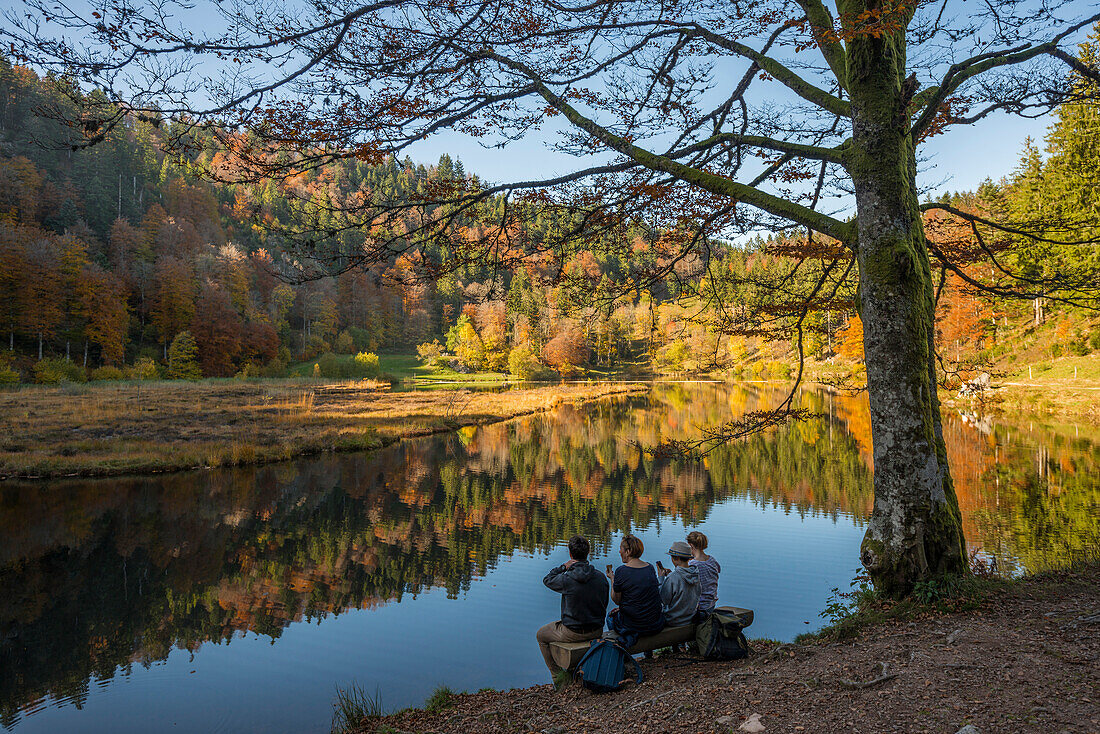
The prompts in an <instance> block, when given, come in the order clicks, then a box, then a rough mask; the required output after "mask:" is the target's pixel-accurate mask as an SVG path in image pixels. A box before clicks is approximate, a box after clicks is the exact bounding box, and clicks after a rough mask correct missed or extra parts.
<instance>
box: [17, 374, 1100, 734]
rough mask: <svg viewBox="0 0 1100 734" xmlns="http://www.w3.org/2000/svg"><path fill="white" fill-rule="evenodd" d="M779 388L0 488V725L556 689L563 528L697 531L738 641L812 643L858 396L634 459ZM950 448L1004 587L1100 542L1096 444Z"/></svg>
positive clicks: (285, 714) (617, 404) (985, 550)
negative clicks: (315, 451)
mask: <svg viewBox="0 0 1100 734" xmlns="http://www.w3.org/2000/svg"><path fill="white" fill-rule="evenodd" d="M780 390H781V387H780V386H776V385H769V384H765V383H758V384H737V385H730V384H713V383H700V384H665V385H657V386H656V387H655V388H654V390H653V391H652V392H651V393H650V394H649V395H648V396H638V397H630V398H622V399H617V400H614V401H605V402H601V403H598V404H592V405H587V406H562V407H560V408H559V409H557V410H555V411H554V412H552V413H547V414H542V415H537V416H531V417H527V418H523V419H518V420H513V421H509V422H507V423H500V424H495V425H491V426H485V427H480V428H468V429H463V430H460V431H458V432H455V433H452V434H447V435H442V436H436V437H430V438H425V439H418V440H413V441H406V442H403V443H401V444H398V445H395V446H392V447H390V448H388V449H385V450H381V451H377V452H374V453H371V454H344V455H328V456H323V457H320V458H309V459H303V460H300V461H294V462H284V463H279V464H269V465H265V466H258V467H245V468H238V469H227V470H216V471H205V472H186V473H176V474H167V475H160V476H149V477H130V478H116V479H103V480H61V481H51V482H40V483H20V482H12V481H8V482H2V483H0V728H2V729H3V730H10V731H15V732H19V733H20V734H32V733H38V732H51V733H53V732H77V733H79V732H89V733H92V732H94V733H100V732H103V733H107V732H110V733H111V734H118V733H120V732H143V733H144V732H179V733H181V734H182V733H190V732H195V733H202V734H209V733H211V732H234V733H238V734H239V733H244V732H265V733H272V732H294V733H295V734H303V733H310V732H318V733H320V732H327V731H328V728H329V722H330V719H331V713H332V709H331V702H332V699H333V697H334V694H335V691H336V687H337V686H347V685H348V684H349V683H351V682H353V681H355V682H358V684H360V685H361V686H362V687H363V688H365V689H366V690H367V691H369V692H373V691H376V690H377V691H379V692H380V694H381V696H382V701H383V704H384V705H385V706H386V707H387V708H399V707H404V706H409V705H419V704H421V703H422V702H423V701H424V699H425V698H426V697H427V696H428V695H430V693H431V692H432V690H433V689H434V688H435V687H436V686H438V685H447V686H449V687H450V688H452V689H454V690H477V689H479V688H482V687H493V688H507V687H513V686H527V685H532V684H536V683H544V682H548V674H547V672H546V669H545V667H544V666H543V663H542V658H541V656H540V655H539V652H538V647H537V645H536V643H535V639H534V634H535V630H536V629H537V628H538V627H539V626H540V625H542V624H543V623H545V622H547V621H550V620H552V619H556V618H557V616H558V605H559V597H558V595H556V594H554V593H552V592H550V591H548V590H547V589H545V588H544V587H543V586H542V583H541V579H542V576H543V575H544V574H545V573H546V571H547V570H549V568H551V567H552V566H554V565H556V564H558V563H561V562H563V561H564V560H565V559H566V558H567V557H568V555H567V553H566V551H565V548H564V542H565V541H566V540H567V539H568V538H569V537H570V536H571V535H573V534H574V533H577V532H580V533H584V534H586V535H587V536H588V537H589V538H590V539H591V540H592V541H593V545H594V556H595V559H594V562H595V563H596V564H597V567H599V568H602V567H603V565H604V564H605V563H610V562H614V563H616V565H617V564H618V562H619V561H618V555H617V553H615V552H614V551H615V550H616V549H617V544H618V541H619V539H620V538H621V536H622V534H623V533H624V532H627V531H632V532H634V533H636V534H637V535H639V536H640V537H641V538H642V539H643V541H644V542H645V544H646V553H645V555H644V558H646V559H647V560H650V561H655V560H657V559H658V558H665V556H664V552H665V551H666V549H667V548H668V545H669V543H671V542H672V541H674V540H682V539H683V537H684V535H685V534H686V533H687V532H688V530H689V529H699V530H702V531H703V532H705V533H706V534H707V535H708V536H709V537H710V541H711V543H710V546H711V547H710V552H711V553H712V554H713V555H714V556H715V557H716V558H718V560H719V561H720V562H721V564H722V569H723V571H722V576H721V584H720V595H719V597H720V602H721V603H723V604H732V605H738V606H745V607H750V608H753V609H754V610H755V611H756V622H755V623H754V624H753V625H752V627H750V628H749V629H748V631H747V632H748V636H749V637H750V638H752V637H769V638H774V639H781V640H789V639H791V638H793V637H794V636H795V635H797V634H799V633H800V632H804V631H809V630H813V629H816V628H817V627H820V626H821V624H822V622H823V621H822V619H821V618H820V617H819V613H820V611H821V610H822V609H823V608H824V606H825V603H826V601H827V599H828V597H829V595H830V593H831V590H832V589H834V588H840V589H841V590H847V589H848V587H849V583H850V581H851V580H852V578H853V576H854V575H855V574H856V573H857V571H858V556H859V552H858V551H859V544H860V540H861V538H862V535H863V530H864V523H865V521H866V518H867V517H868V516H869V514H870V511H871V507H872V500H873V496H872V488H871V468H870V462H871V453H870V425H869V420H868V415H867V407H866V399H865V397H863V398H859V397H843V396H837V395H830V394H826V393H823V392H817V391H814V390H812V389H810V388H806V389H804V390H803V392H802V395H801V405H802V406H803V407H806V408H808V409H810V410H812V411H814V412H815V413H817V414H818V417H816V418H813V419H811V420H809V421H806V422H802V423H796V424H790V425H786V426H783V427H780V428H778V429H775V430H772V431H770V432H768V433H765V434H760V435H756V436H753V437H751V438H749V439H747V440H744V441H742V442H740V443H737V444H734V445H731V446H726V447H722V448H720V449H718V450H716V451H714V452H713V453H712V454H710V455H709V456H708V457H707V459H706V460H705V461H703V462H686V461H670V460H654V459H653V458H650V457H648V456H646V455H645V454H644V452H642V451H641V450H640V449H639V446H649V445H654V444H656V443H657V442H658V441H660V440H661V439H663V438H667V437H678V438H683V437H690V436H697V435H698V426H700V425H714V424H717V423H720V422H723V421H727V420H730V419H731V418H734V417H736V416H738V415H741V414H742V413H744V412H745V411H747V410H752V409H755V408H761V407H768V406H770V405H772V404H774V403H775V401H776V400H778V398H779V396H780ZM945 433H946V438H947V442H948V451H949V454H950V458H951V462H952V471H953V474H954V477H955V482H956V487H957V492H958V495H959V501H960V506H961V508H962V511H963V518H964V525H965V531H966V535H967V539H968V541H969V544H970V546H971V548H972V549H973V550H975V551H976V552H978V553H980V554H981V555H982V556H983V557H985V558H988V559H995V562H996V564H997V568H998V570H999V571H1000V572H1001V573H1005V574H1010V575H1015V574H1019V573H1023V572H1026V571H1036V570H1042V569H1048V568H1056V567H1059V566H1063V565H1066V564H1067V563H1071V562H1073V561H1074V560H1078V559H1082V558H1086V557H1090V556H1095V555H1096V554H1097V551H1098V549H1100V435H1098V434H1100V430H1098V429H1097V428H1096V427H1091V426H1075V425H1072V424H1069V425H1059V424H1052V423H1044V424H1040V423H1039V422H1037V421H1031V420H1029V419H1027V418H1023V419H1021V420H1015V421H990V420H988V419H986V420H981V419H978V418H976V417H974V416H966V415H961V414H958V413H952V412H947V414H946V415H945ZM666 560H667V558H666Z"/></svg>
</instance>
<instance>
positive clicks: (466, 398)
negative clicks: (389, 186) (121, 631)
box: [0, 379, 645, 477]
mask: <svg viewBox="0 0 1100 734" xmlns="http://www.w3.org/2000/svg"><path fill="white" fill-rule="evenodd" d="M388 388H389V384H388V383H379V382H371V381H364V380H355V381H352V380H348V381H317V380H288V379H252V380H236V379H224V380H216V379H208V380H201V381H198V382H185V381H157V382H144V383H143V382H105V383H90V384H62V385H58V386H24V387H19V388H14V389H9V390H5V391H0V477H5V476H6V477H51V476H65V475H87V476H102V475H114V474H127V473H144V472H156V471H169V470H176V469H188V468H198V467H214V466H228V465H236V464H249V463H258V462H266V461H276V460H280V459H288V458H292V457H294V456H299V455H303V454H311V453H318V452H322V451H353V450H361V449H371V448H377V447H379V446H383V445H386V444H388V443H392V442H393V441H396V440H398V439H400V438H405V437H411V436H420V435H427V434H430V433H437V432H441V431H447V430H453V429H455V428H459V427H461V426H470V425H478V424H483V423H492V422H495V421H499V420H505V419H508V418H512V417H515V416H519V415H526V414H529V413H534V412H538V411H542V410H549V409H551V408H553V407H554V406H556V405H559V404H561V403H567V402H583V401H588V400H595V399H600V398H604V397H609V396H614V395H623V394H627V393H631V392H638V391H641V390H644V389H645V388H644V387H643V386H640V385H624V384H607V383H604V384H587V385H554V386H545V387H538V388H531V389H516V390H505V391H499V392H474V391H468V390H431V391H413V392H397V393H395V392H390V391H389V390H388Z"/></svg>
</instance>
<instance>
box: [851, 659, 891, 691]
mask: <svg viewBox="0 0 1100 734" xmlns="http://www.w3.org/2000/svg"><path fill="white" fill-rule="evenodd" d="M879 667H880V669H881V670H880V671H879V675H878V677H877V678H872V679H871V680H866V681H859V680H846V679H845V678H841V679H840V685H842V686H844V687H845V688H856V689H860V688H870V687H871V686H877V685H878V684H879V683H885V682H886V681H888V680H893V679H894V678H897V677H898V674H897V673H887V672H886V671H887V669H888V668H889V665H888V664H887V663H879Z"/></svg>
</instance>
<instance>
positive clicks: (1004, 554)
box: [946, 420, 1100, 572]
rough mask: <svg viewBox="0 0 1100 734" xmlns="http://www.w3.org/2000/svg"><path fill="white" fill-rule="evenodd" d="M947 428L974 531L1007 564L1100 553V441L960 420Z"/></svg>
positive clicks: (1029, 565)
mask: <svg viewBox="0 0 1100 734" xmlns="http://www.w3.org/2000/svg"><path fill="white" fill-rule="evenodd" d="M946 431H947V433H948V434H949V435H950V436H951V437H952V438H953V439H954V440H952V438H949V439H948V444H947V445H948V451H949V453H950V458H951V461H952V466H953V467H958V468H957V469H955V470H954V471H953V473H954V475H955V483H956V491H957V492H958V494H959V504H960V506H961V508H962V510H963V520H964V529H965V531H966V534H967V538H968V539H969V540H970V543H971V545H972V546H973V547H977V548H980V549H981V550H984V551H986V552H987V553H990V554H992V555H994V556H996V557H997V559H998V563H999V565H1000V567H1001V570H1002V571H1004V572H1014V571H1025V570H1026V571H1031V572H1035V571H1043V570H1049V569H1053V568H1063V567H1066V566H1069V565H1072V564H1075V563H1079V562H1082V561H1087V560H1095V559H1097V558H1100V442H1096V441H1093V440H1090V439H1088V438H1079V437H1077V436H1071V435H1069V432H1068V431H1066V430H1061V431H1059V430H1053V429H1044V430H1041V431H1040V432H1038V433H1036V432H1033V430H1031V429H1028V428H1024V427H1023V426H1012V425H1000V426H997V427H996V428H995V429H993V430H992V431H989V432H987V433H982V432H980V431H978V430H976V429H975V428H973V427H972V426H969V425H964V424H963V422H962V421H959V420H954V421H952V422H950V423H949V424H948V426H947V427H946ZM1075 432H1076V431H1075Z"/></svg>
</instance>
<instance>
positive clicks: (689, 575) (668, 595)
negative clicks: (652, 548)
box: [657, 540, 700, 627]
mask: <svg viewBox="0 0 1100 734" xmlns="http://www.w3.org/2000/svg"><path fill="white" fill-rule="evenodd" d="M668 556H669V558H670V559H672V566H673V568H672V569H667V568H664V567H663V566H661V565H660V564H657V573H659V574H660V575H661V607H662V608H663V609H664V613H665V621H666V622H667V623H668V626H669V627H683V626H685V625H689V624H691V623H692V620H693V619H694V618H695V612H696V610H698V609H699V588H700V587H699V571H698V570H697V569H696V568H695V566H691V565H688V561H690V560H691V546H690V545H688V544H687V543H685V542H684V541H682V540H677V541H676V542H675V543H673V544H672V547H671V548H669V549H668Z"/></svg>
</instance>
